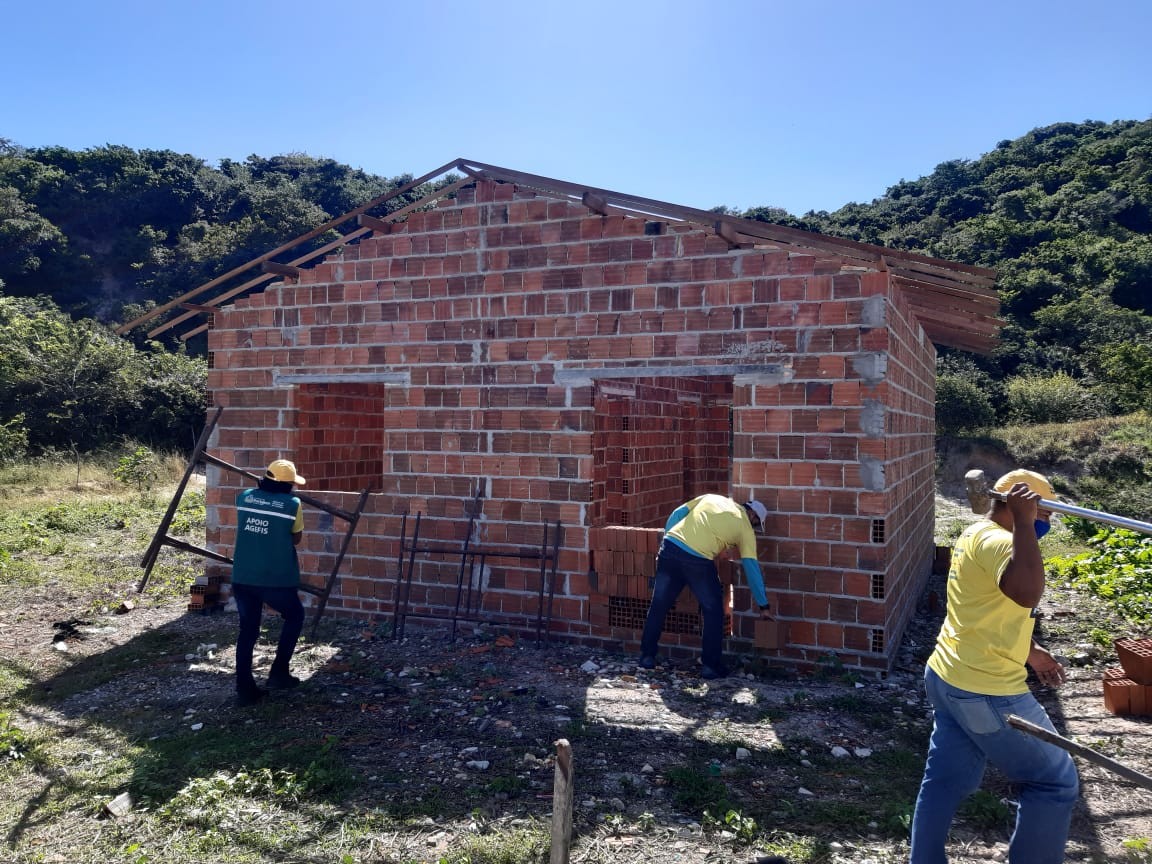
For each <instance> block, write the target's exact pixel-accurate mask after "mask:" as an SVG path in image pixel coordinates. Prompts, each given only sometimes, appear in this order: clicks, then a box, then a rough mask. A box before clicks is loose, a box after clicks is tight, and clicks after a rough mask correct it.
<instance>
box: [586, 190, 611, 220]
mask: <svg viewBox="0 0 1152 864" xmlns="http://www.w3.org/2000/svg"><path fill="white" fill-rule="evenodd" d="M580 203H581V204H583V205H584V206H585V207H587V208H588V209H589V210H591V211H592V212H593V213H599V214H600V215H601V216H607V215H608V202H607V201H605V200H604V198H603V196H600V195H597V194H596V193H595V192H585V193H584V194H583V195H581V196H580Z"/></svg>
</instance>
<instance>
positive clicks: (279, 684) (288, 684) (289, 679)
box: [264, 672, 300, 690]
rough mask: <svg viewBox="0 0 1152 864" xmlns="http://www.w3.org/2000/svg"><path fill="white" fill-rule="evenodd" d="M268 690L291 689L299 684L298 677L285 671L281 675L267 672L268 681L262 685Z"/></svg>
mask: <svg viewBox="0 0 1152 864" xmlns="http://www.w3.org/2000/svg"><path fill="white" fill-rule="evenodd" d="M264 686H265V687H267V688H268V689H269V690H291V689H292V688H293V687H299V686H300V679H299V678H297V677H296V676H295V675H289V674H288V673H287V672H285V673H284V674H283V675H277V674H274V673H269V675H268V682H267V683H266V684H265V685H264Z"/></svg>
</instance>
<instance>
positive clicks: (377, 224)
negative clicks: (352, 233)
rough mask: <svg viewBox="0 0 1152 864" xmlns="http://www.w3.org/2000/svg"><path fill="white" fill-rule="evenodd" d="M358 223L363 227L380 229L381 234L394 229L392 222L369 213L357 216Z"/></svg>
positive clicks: (374, 229)
mask: <svg viewBox="0 0 1152 864" xmlns="http://www.w3.org/2000/svg"><path fill="white" fill-rule="evenodd" d="M356 224H357V225H359V226H360V227H361V228H371V229H372V230H373V231H378V232H379V233H381V234H387V233H388V232H389V231H391V230H392V223H391V222H385V221H384V220H383V219H377V218H376V217H375V216H369V215H368V214H367V213H361V214H360V215H359V216H357V217H356Z"/></svg>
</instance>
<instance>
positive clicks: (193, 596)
mask: <svg viewBox="0 0 1152 864" xmlns="http://www.w3.org/2000/svg"><path fill="white" fill-rule="evenodd" d="M223 581H224V577H223V576H219V575H205V576H197V577H196V581H195V582H193V583H192V587H191V588H189V589H188V611H189V612H210V611H212V610H213V609H215V608H216V607H217V606H218V605H220V585H221V584H222V583H223Z"/></svg>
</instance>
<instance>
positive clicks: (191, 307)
mask: <svg viewBox="0 0 1152 864" xmlns="http://www.w3.org/2000/svg"><path fill="white" fill-rule="evenodd" d="M180 308H181V309H187V310H188V311H189V312H207V313H208V314H209V315H211V314H212V313H213V312H219V311H220V310H219V309H217V308H216V307H215V306H201V305H200V304H199V303H181V304H180Z"/></svg>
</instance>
